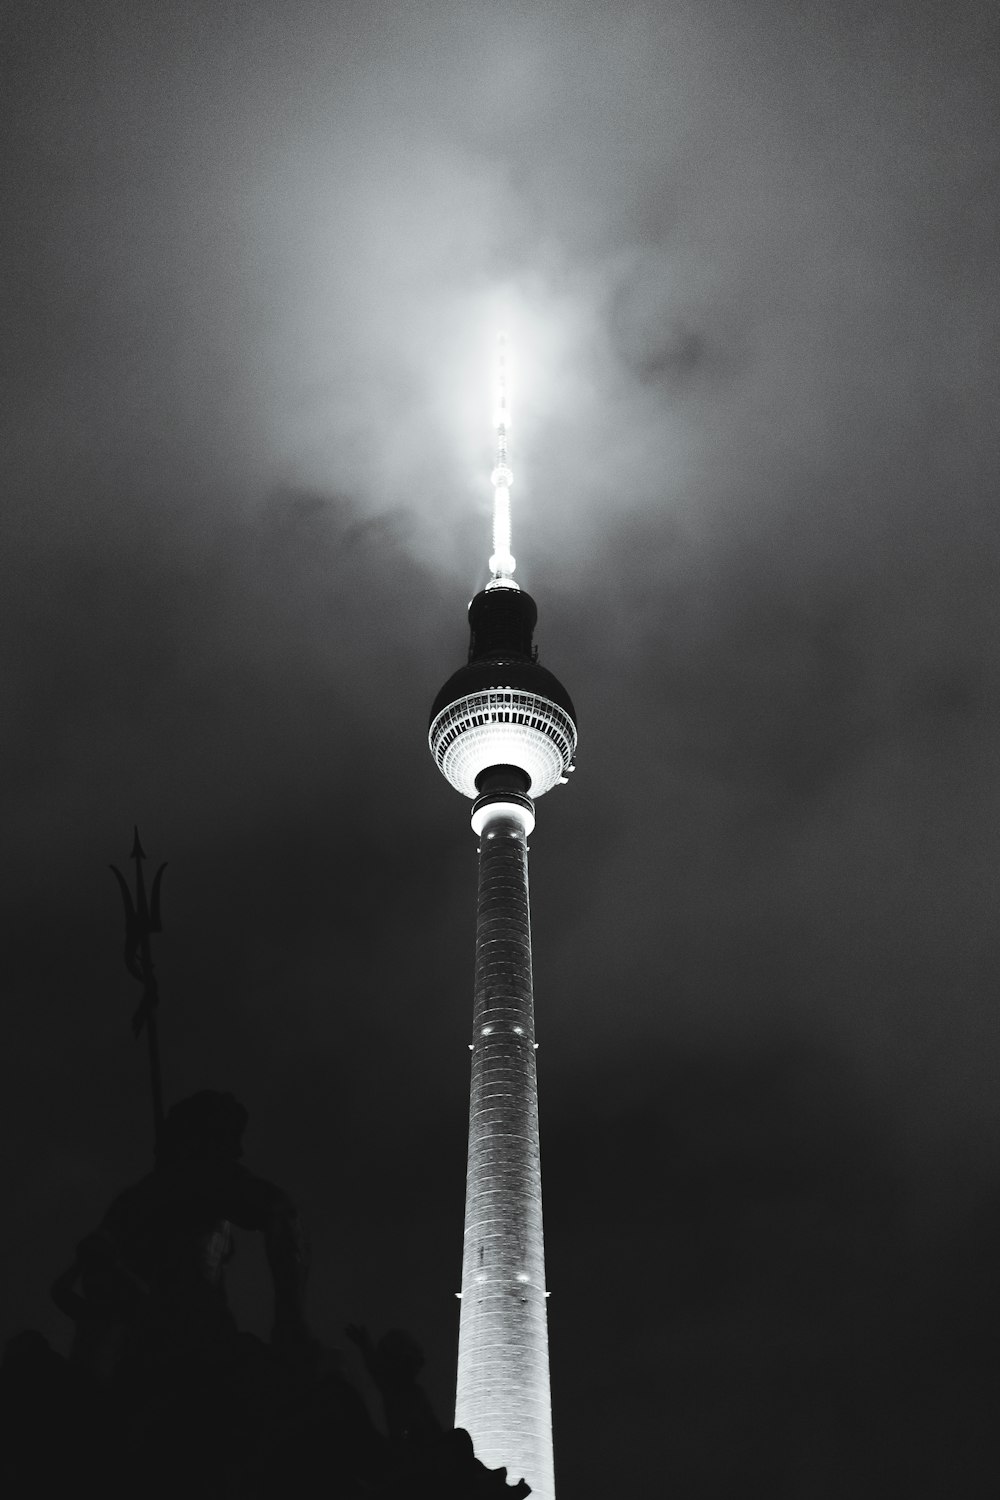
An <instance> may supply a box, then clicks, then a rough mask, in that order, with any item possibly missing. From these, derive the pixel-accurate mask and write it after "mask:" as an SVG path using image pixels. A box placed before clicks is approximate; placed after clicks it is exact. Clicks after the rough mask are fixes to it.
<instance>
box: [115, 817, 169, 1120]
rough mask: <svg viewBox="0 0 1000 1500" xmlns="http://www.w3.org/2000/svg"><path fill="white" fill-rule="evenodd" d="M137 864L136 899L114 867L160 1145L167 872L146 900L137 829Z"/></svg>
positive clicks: (135, 1028) (135, 1026)
mask: <svg viewBox="0 0 1000 1500" xmlns="http://www.w3.org/2000/svg"><path fill="white" fill-rule="evenodd" d="M129 857H130V858H131V859H134V860H135V898H134V899H133V897H132V892H131V891H130V890H129V888H128V884H127V882H126V880H125V876H124V875H123V874H122V872H121V870H119V869H118V867H117V865H112V866H111V869H112V870H113V871H114V875H115V879H116V880H117V881H118V886H119V889H120V890H121V893H122V901H123V902H124V904H125V947H124V950H123V956H124V959H125V967H126V969H128V971H129V973H130V974H131V975H132V978H133V979H135V980H137V981H138V982H139V984H141V985H142V999H141V1000H140V1001H139V1004H138V1007H137V1008H136V1011H135V1014H134V1015H133V1017H132V1034H133V1036H135V1038H136V1039H137V1040H138V1037H139V1033H140V1032H141V1031H142V1029H143V1027H145V1029H146V1041H147V1043H148V1045H149V1082H150V1087H151V1089H152V1092H153V1132H154V1137H155V1140H156V1141H157V1142H158V1141H159V1139H160V1134H161V1132H162V1130H163V1080H162V1077H161V1075H160V1041H159V1037H158V1035H157V1031H156V1007H157V1005H158V1004H159V1001H160V995H159V989H158V987H157V983H156V974H155V972H154V970H153V952H152V948H151V945H150V941H149V940H150V937H151V935H152V934H153V933H154V932H162V931H163V929H162V927H161V925H160V881H161V880H162V878H163V872H164V870H165V869H166V868H167V867H166V865H165V864H163V865H161V866H160V868H159V869H158V870H157V872H156V874H155V875H154V876H153V884H152V888H151V890H150V894H149V900H148V902H147V900H146V882H145V879H144V878H143V873H142V862H143V860H144V859H145V858H146V855H145V851H144V850H143V847H142V845H141V844H140V842H139V830H138V828H136V829H135V838H134V840H133V843H132V853H131V855H130V856H129Z"/></svg>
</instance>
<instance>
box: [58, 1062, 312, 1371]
mask: <svg viewBox="0 0 1000 1500" xmlns="http://www.w3.org/2000/svg"><path fill="white" fill-rule="evenodd" d="M246 1122H247V1112H246V1110H245V1109H244V1108H243V1106H242V1105H241V1104H240V1103H239V1101H238V1100H237V1099H235V1098H234V1096H233V1095H232V1094H225V1093H218V1092H216V1091H215V1090H208V1089H207V1090H205V1091H203V1092H202V1093H198V1094H193V1095H192V1096H191V1097H190V1098H188V1099H184V1100H182V1101H181V1102H180V1103H179V1104H175V1105H174V1106H173V1108H172V1109H171V1110H170V1111H169V1113H168V1114H167V1116H166V1120H165V1122H164V1126H163V1130H162V1133H161V1136H160V1139H159V1140H158V1142H157V1145H156V1165H155V1167H154V1169H153V1171H152V1172H150V1173H148V1174H147V1176H145V1177H143V1178H142V1179H141V1180H140V1181H139V1182H137V1183H135V1184H134V1185H133V1186H132V1187H129V1188H126V1189H125V1191H124V1192H123V1193H121V1194H119V1196H118V1197H117V1198H116V1199H115V1200H114V1202H113V1203H112V1204H111V1206H110V1208H109V1209H108V1211H107V1213H106V1214H105V1216H104V1218H103V1220H102V1221H101V1224H100V1226H99V1227H98V1229H97V1230H96V1231H95V1232H94V1233H93V1234H91V1235H88V1236H87V1237H86V1239H84V1240H83V1241H81V1243H80V1245H79V1246H78V1248H77V1255H76V1261H75V1263H74V1265H73V1266H72V1267H71V1268H70V1270H69V1271H67V1272H65V1273H64V1274H63V1275H62V1276H60V1277H59V1278H58V1279H57V1280H56V1282H55V1283H54V1285H53V1288H52V1295H53V1298H54V1300H55V1301H56V1304H57V1305H58V1306H59V1307H60V1308H61V1310H62V1311H63V1312H65V1313H67V1314H68V1316H70V1317H71V1318H72V1319H73V1321H74V1323H75V1324H76V1334H75V1338H74V1350H73V1358H74V1360H75V1361H76V1362H78V1363H80V1364H83V1365H84V1366H86V1367H87V1368H89V1369H90V1370H91V1371H92V1373H93V1374H95V1375H97V1376H99V1377H101V1378H105V1379H106V1378H110V1377H111V1376H112V1375H113V1374H114V1373H115V1372H116V1370H118V1369H119V1367H120V1366H122V1365H126V1366H128V1365H134V1364H136V1363H139V1364H141V1365H149V1364H150V1363H151V1362H152V1363H156V1362H157V1361H159V1360H162V1359H165V1358H178V1357H180V1358H184V1357H188V1356H190V1355H192V1354H194V1353H196V1352H198V1351H200V1350H205V1349H208V1348H211V1347H212V1346H216V1345H218V1344H220V1343H225V1342H226V1341H227V1340H229V1339H231V1338H232V1337H234V1336H235V1334H236V1332H237V1330H236V1325H235V1322H234V1320H233V1317H232V1314H231V1312H230V1310H229V1307H228V1304H227V1301H226V1294H225V1282H224V1275H223V1271H224V1264H225V1259H226V1251H227V1245H228V1233H229V1231H228V1225H229V1224H230V1223H232V1224H236V1225H238V1226H239V1227H240V1228H243V1229H248V1230H256V1231H259V1232H260V1233H261V1234H262V1235H263V1238H264V1249H265V1254H266V1256H267V1263H268V1267H269V1270H270V1273H271V1280H272V1285H273V1291H274V1321H273V1329H272V1333H271V1343H272V1347H275V1348H277V1349H280V1350H282V1351H285V1352H294V1351H295V1350H301V1349H302V1348H304V1347H305V1346H306V1345H307V1344H308V1334H307V1331H306V1326H305V1321H304V1318H303V1311H302V1299H303V1291H304V1286H305V1273H306V1261H305V1253H304V1248H303V1242H302V1235H301V1231H300V1228H299V1221H298V1215H297V1214H296V1211H295V1208H294V1205H293V1204H292V1202H291V1200H290V1199H289V1198H288V1196H287V1195H286V1194H285V1193H283V1192H282V1191H281V1189H280V1188H277V1187H275V1186H274V1185H273V1184H272V1183H269V1182H266V1181H265V1180H264V1179H263V1178H261V1177H256V1176H254V1174H253V1173H252V1172H250V1171H248V1170H247V1168H246V1167H244V1166H243V1165H242V1164H241V1161H240V1158H241V1156H242V1154H243V1132H244V1129H245V1128H246ZM77 1287H79V1290H77Z"/></svg>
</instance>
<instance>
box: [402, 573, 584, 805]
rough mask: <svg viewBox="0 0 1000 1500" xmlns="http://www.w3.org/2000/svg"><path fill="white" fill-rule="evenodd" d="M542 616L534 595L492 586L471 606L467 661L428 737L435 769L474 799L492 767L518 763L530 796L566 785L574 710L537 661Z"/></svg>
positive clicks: (439, 705)
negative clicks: (537, 626)
mask: <svg viewBox="0 0 1000 1500" xmlns="http://www.w3.org/2000/svg"><path fill="white" fill-rule="evenodd" d="M537 617H538V611H537V609H536V607H535V601H534V600H533V599H532V598H531V596H530V594H525V593H524V592H522V590H520V589H518V588H517V587H516V586H514V587H499V588H487V589H483V591H482V592H481V593H479V594H477V595H476V597H475V598H474V599H473V601H472V603H471V604H470V605H469V626H470V628H471V632H472V640H471V644H470V647H469V660H468V663H467V665H466V666H464V667H460V668H459V670H458V671H457V672H455V673H454V674H453V675H452V676H451V677H449V679H448V681H447V682H446V683H445V685H444V687H443V688H442V689H441V691H440V692H439V693H438V695H437V697H436V698H435V700H434V705H433V707H432V708H431V722H430V732H429V735H428V739H429V742H430V747H431V754H432V755H433V756H434V760H435V762H436V763H437V767H438V770H439V771H440V772H441V774H442V775H443V776H444V777H445V778H446V779H447V780H448V781H450V783H451V785H452V786H453V787H455V789H456V791H459V792H462V793H463V794H464V795H465V796H466V797H477V796H478V795H479V792H480V787H479V785H478V782H479V781H481V779H482V777H483V775H484V774H485V772H487V771H489V770H490V769H491V768H492V767H493V766H516V767H517V769H518V770H520V771H521V772H522V773H523V774H524V776H525V777H526V778H527V789H528V793H529V795H530V796H531V797H541V796H542V795H543V793H545V792H548V791H551V790H552V788H553V787H554V786H557V785H558V784H559V783H560V782H563V781H565V780H566V773H567V771H571V770H572V769H573V755H574V752H575V750H576V713H575V711H574V708H573V704H572V701H571V699H570V696H569V694H568V693H567V691H566V689H565V688H564V687H563V685H562V683H561V682H560V681H559V679H558V678H557V677H555V676H554V675H553V674H552V673H551V672H549V671H547V670H546V668H545V667H541V666H539V665H538V662H537V661H535V659H534V650H533V648H532V634H533V632H534V626H535V620H536V619H537Z"/></svg>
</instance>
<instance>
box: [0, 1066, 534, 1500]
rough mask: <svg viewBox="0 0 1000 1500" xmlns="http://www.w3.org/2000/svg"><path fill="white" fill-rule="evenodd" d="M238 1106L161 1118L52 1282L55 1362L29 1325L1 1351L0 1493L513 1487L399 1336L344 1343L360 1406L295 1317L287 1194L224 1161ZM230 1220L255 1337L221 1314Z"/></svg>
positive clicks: (194, 1101)
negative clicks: (435, 1399) (444, 1413)
mask: <svg viewBox="0 0 1000 1500" xmlns="http://www.w3.org/2000/svg"><path fill="white" fill-rule="evenodd" d="M246 1123H247V1114H246V1111H245V1109H244V1108H243V1106H242V1105H241V1104H240V1103H239V1102H238V1101H237V1100H236V1099H235V1098H234V1097H233V1096H232V1095H231V1094H223V1093H216V1092H213V1091H206V1092H203V1093H200V1094H195V1095H193V1096H192V1097H191V1098H189V1099H185V1100H183V1101H182V1102H181V1103H179V1104H176V1105H175V1106H174V1107H173V1109H171V1110H170V1112H169V1114H168V1115H167V1116H166V1120H165V1122H164V1124H163V1128H162V1131H161V1133H160V1137H159V1140H158V1143H157V1147H156V1164H155V1166H154V1168H153V1170H152V1172H150V1173H148V1175H147V1176H145V1177H143V1178H142V1179H141V1181H139V1182H137V1183H135V1184H134V1185H133V1186H132V1187H130V1188H127V1189H126V1190H125V1191H124V1192H123V1193H121V1194H119V1196H118V1197H117V1198H116V1199H115V1200H114V1202H113V1203H112V1204H111V1206H110V1208H109V1209H108V1211H107V1213H106V1214H105V1215H104V1218H103V1220H102V1221H101V1223H100V1225H99V1226H98V1228H97V1229H96V1230H95V1231H94V1232H93V1233H92V1234H89V1235H87V1236H86V1238H85V1239H83V1240H82V1241H81V1242H80V1244H79V1245H78V1247H77V1252H76V1258H75V1260H74V1262H73V1264H72V1266H71V1267H69V1269H68V1270H66V1271H65V1272H64V1273H63V1274H62V1275H60V1276H59V1277H58V1278H57V1280H56V1281H55V1283H54V1285H53V1288H52V1295H53V1298H54V1300H55V1302H56V1304H57V1306H58V1307H59V1308H60V1310H61V1311H62V1312H64V1313H65V1314H66V1315H67V1316H68V1317H69V1318H70V1319H71V1320H72V1322H73V1325H74V1334H73V1342H72V1349H71V1353H70V1357H69V1359H68V1360H65V1359H63V1358H62V1357H61V1356H60V1355H58V1354H56V1353H55V1352H54V1351H53V1350H52V1349H51V1348H50V1347H49V1345H48V1344H47V1343H46V1341H45V1340H44V1338H42V1336H41V1335H40V1334H38V1333H34V1332H30V1331H29V1332H25V1333H22V1334H18V1335H16V1336H15V1337H14V1338H13V1339H11V1340H10V1341H9V1342H8V1344H7V1348H6V1350H5V1353H4V1357H3V1361H2V1364H0V1489H2V1492H3V1494H4V1495H5V1496H10V1497H12V1500H14V1497H21V1496H24V1497H28V1496H57V1495H60V1494H61V1493H62V1492H63V1489H64V1487H67V1486H69V1487H73V1488H78V1487H80V1486H81V1485H83V1486H86V1487H87V1488H91V1487H95V1488H98V1487H99V1489H100V1492H101V1493H102V1495H103V1496H105V1497H108V1500H118V1497H122V1500H124V1497H125V1496H126V1495H128V1496H129V1500H132V1497H134V1496H135V1495H136V1494H137V1493H142V1494H143V1495H144V1496H151V1497H155V1500H160V1497H162V1500H166V1497H168V1496H169V1497H171V1500H174V1497H178V1496H184V1497H185V1500H243V1497H247V1500H272V1497H274V1500H277V1497H279V1496H280V1497H282V1500H284V1497H287V1496H291V1495H297V1496H312V1495H316V1496H317V1497H318V1496H323V1497H325V1500H424V1497H426V1500H431V1497H434V1500H477V1497H483V1500H488V1497H490V1496H494V1497H501V1496H503V1497H507V1500H513V1497H520V1496H525V1495H527V1494H529V1493H530V1491H529V1489H528V1486H527V1485H526V1484H524V1483H523V1482H520V1483H518V1484H516V1485H508V1484H507V1482H506V1473H505V1471H504V1470H503V1469H499V1470H492V1471H491V1470H487V1469H486V1468H484V1466H483V1465H482V1464H480V1463H479V1462H478V1461H477V1460H476V1459H475V1457H474V1456H473V1452H472V1444H471V1441H470V1439H469V1437H468V1434H467V1433H464V1432H462V1431H450V1430H446V1429H445V1428H443V1426H442V1425H441V1423H440V1422H439V1421H438V1420H437V1418H436V1416H435V1414H434V1412H433V1410H432V1408H431V1405H430V1402H429V1401H428V1399H427V1397H426V1395H425V1393H424V1392H423V1390H422V1389H421V1388H420V1386H419V1385H418V1383H417V1381H418V1375H419V1371H420V1369H421V1366H422V1364H423V1356H422V1354H421V1351H420V1349H419V1347H418V1346H417V1345H416V1343H415V1342H414V1341H413V1340H412V1339H411V1338H410V1337H409V1335H407V1334H404V1333H401V1332H398V1331H393V1332H391V1333H388V1334H386V1335H385V1336H384V1337H383V1338H381V1339H380V1340H379V1341H378V1342H377V1343H376V1342H375V1341H373V1339H372V1338H371V1336H370V1335H369V1334H368V1332H367V1330H365V1329H363V1328H358V1327H355V1326H353V1325H352V1326H351V1327H349V1328H348V1330H347V1332H348V1335H349V1337H351V1338H352V1339H353V1341H354V1342H355V1343H356V1344H357V1345H358V1347H359V1349H360V1351H361V1354H362V1356H363V1359H364V1361H365V1364H366V1366H367V1368H368V1371H369V1373H370V1375H371V1377H372V1380H373V1382H374V1384H375V1386H376V1388H377V1390H378V1391H379V1394H380V1396H381V1399H382V1404H383V1407H384V1415H385V1424H386V1432H384V1433H383V1432H381V1431H380V1430H379V1429H378V1428H377V1427H376V1426H375V1424H374V1423H373V1422H372V1420H371V1418H370V1416H369V1414H368V1411H367V1408H366V1407H365V1404H364V1401H363V1400H362V1397H361V1396H360V1394H359V1393H358V1391H357V1390H356V1389H355V1388H354V1386H353V1385H351V1384H350V1382H349V1381H347V1380H346V1379H345V1378H344V1377H343V1376H342V1375H341V1373H340V1372H339V1369H338V1367H337V1360H336V1357H335V1356H334V1355H332V1354H331V1353H330V1352H329V1351H327V1350H325V1349H324V1348H323V1347H322V1346H321V1345H320V1344H319V1343H318V1342H317V1341H316V1340H315V1339H314V1338H312V1336H311V1335H310V1333H309V1330H308V1328H307V1325H306V1322H305V1318H304V1315H303V1294H304V1288H305V1277H306V1258H305V1253H304V1249H303V1239H302V1234H301V1231H300V1226H299V1219H298V1215H297V1213H296V1210H295V1207H294V1205H293V1204H292V1202H291V1200H290V1199H289V1198H288V1196H287V1194H285V1193H284V1192H282V1190H281V1189H280V1188H277V1187H275V1186H274V1185H273V1184H272V1183H269V1182H266V1181H264V1179H263V1178H260V1177H256V1176H254V1174H253V1173H252V1172H250V1171H249V1170H248V1169H247V1168H246V1167H244V1166H243V1165H242V1163H241V1160H240V1158H241V1156H242V1149H243V1144H242V1143H243V1132H244V1130H245V1128H246ZM231 1225H236V1226H237V1227H238V1228H240V1229H244V1230H251V1231H256V1232H259V1233H260V1234H261V1235H262V1236H263V1243H264V1248H265V1253H266V1256H267V1264H268V1267H269V1271H270V1276H271V1281H272V1285H273V1293H274V1322H273V1328H272V1333H271V1339H270V1342H269V1343H268V1344H265V1343H263V1342H262V1341H261V1340H260V1339H257V1338H256V1337H254V1336H253V1335H251V1334H248V1333H241V1332H240V1331H239V1329H238V1328H237V1326H236V1323H235V1320H234V1319H233V1316H232V1313H231V1311H230V1309H229V1305H228V1303H227V1300H226V1292H225V1264H226V1260H227V1256H228V1254H229V1247H230V1242H231V1228H230V1226H231Z"/></svg>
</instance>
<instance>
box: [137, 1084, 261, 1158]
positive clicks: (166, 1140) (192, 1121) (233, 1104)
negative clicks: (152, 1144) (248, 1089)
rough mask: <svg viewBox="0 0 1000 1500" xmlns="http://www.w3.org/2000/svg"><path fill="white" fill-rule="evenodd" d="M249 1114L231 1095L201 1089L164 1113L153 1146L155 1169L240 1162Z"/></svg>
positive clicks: (215, 1090) (214, 1090)
mask: <svg viewBox="0 0 1000 1500" xmlns="http://www.w3.org/2000/svg"><path fill="white" fill-rule="evenodd" d="M248 1119H249V1115H248V1114H247V1111H246V1110H245V1109H244V1108H243V1105H242V1104H241V1103H240V1101H239V1100H238V1099H237V1098H236V1096H235V1095H234V1094H224V1093H220V1092H219V1091H218V1090H217V1089H202V1090H201V1092H200V1093H197V1094H192V1095H191V1096H190V1097H189V1098H187V1099H181V1100H180V1101H179V1102H178V1103H177V1104H175V1105H173V1106H172V1107H171V1109H170V1110H169V1111H168V1112H167V1117H166V1119H165V1120H164V1122H163V1132H162V1134H161V1136H160V1139H159V1141H158V1142H157V1145H156V1161H157V1165H158V1166H168V1165H171V1166H172V1165H174V1164H176V1163H177V1162H185V1161H209V1160H213V1161H239V1159H240V1157H241V1156H242V1155H243V1132H244V1130H245V1129H246V1126H247V1120H248Z"/></svg>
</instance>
